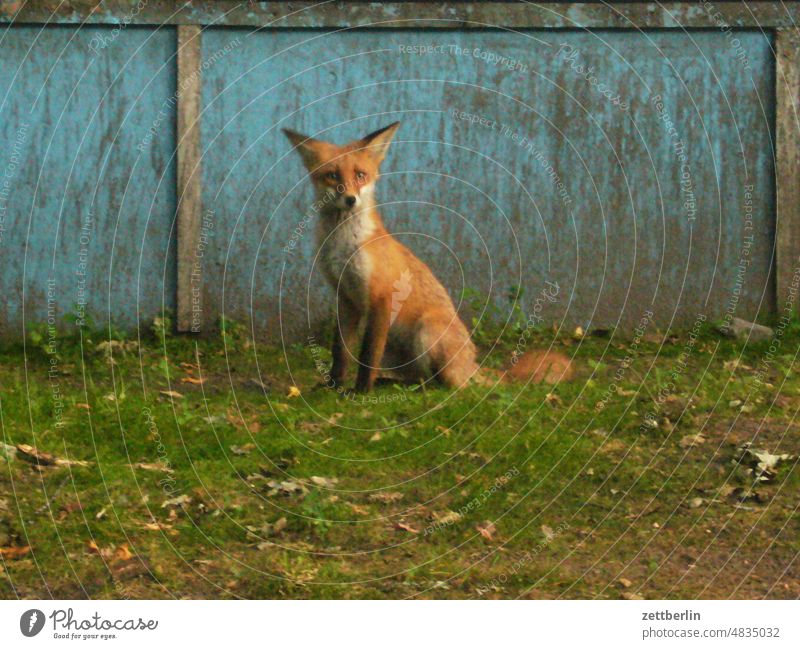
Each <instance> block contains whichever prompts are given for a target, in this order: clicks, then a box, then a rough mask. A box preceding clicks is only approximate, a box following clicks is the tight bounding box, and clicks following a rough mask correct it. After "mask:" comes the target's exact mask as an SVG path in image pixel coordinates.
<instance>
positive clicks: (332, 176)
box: [325, 171, 339, 181]
mask: <svg viewBox="0 0 800 649" xmlns="http://www.w3.org/2000/svg"><path fill="white" fill-rule="evenodd" d="M325 178H326V179H327V180H333V181H338V180H339V174H338V173H336V172H335V171H329V172H328V173H326V174H325Z"/></svg>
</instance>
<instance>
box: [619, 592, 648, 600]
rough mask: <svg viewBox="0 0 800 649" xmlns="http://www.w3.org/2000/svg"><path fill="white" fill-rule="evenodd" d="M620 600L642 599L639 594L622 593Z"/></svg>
mask: <svg viewBox="0 0 800 649" xmlns="http://www.w3.org/2000/svg"><path fill="white" fill-rule="evenodd" d="M622 599H636V600H639V599H644V597H642V596H641V595H640V594H639V593H622Z"/></svg>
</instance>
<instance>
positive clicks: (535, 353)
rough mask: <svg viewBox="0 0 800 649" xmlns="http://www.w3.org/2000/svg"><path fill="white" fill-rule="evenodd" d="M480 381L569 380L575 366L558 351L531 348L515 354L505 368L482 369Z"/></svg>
mask: <svg viewBox="0 0 800 649" xmlns="http://www.w3.org/2000/svg"><path fill="white" fill-rule="evenodd" d="M481 373H482V374H483V377H482V380H481V382H491V383H494V382H496V381H498V380H502V381H503V382H504V383H528V382H530V383H549V384H551V385H552V384H555V383H559V382H560V381H569V380H571V379H573V378H574V377H575V368H574V366H573V363H572V361H571V360H570V359H569V357H568V356H566V355H565V354H562V353H560V352H554V351H539V350H532V351H529V352H525V353H524V354H521V355H520V356H515V357H514V358H513V359H512V361H511V363H510V364H509V365H508V367H506V368H505V370H492V369H487V368H485V369H483V370H482V371H481Z"/></svg>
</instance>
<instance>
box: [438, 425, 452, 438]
mask: <svg viewBox="0 0 800 649" xmlns="http://www.w3.org/2000/svg"><path fill="white" fill-rule="evenodd" d="M436 430H437V431H438V432H440V433H441V434H442V435H444V436H445V437H450V432H451V431H450V429H449V428H447V427H446V426H437V427H436Z"/></svg>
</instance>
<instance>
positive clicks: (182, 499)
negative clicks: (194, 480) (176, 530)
mask: <svg viewBox="0 0 800 649" xmlns="http://www.w3.org/2000/svg"><path fill="white" fill-rule="evenodd" d="M191 502H192V499H191V498H189V496H187V495H186V494H181V495H180V496H177V497H175V498H170V499H169V500H165V501H164V502H163V503H161V509H166V508H167V507H183V506H184V505H188V504H189V503H191Z"/></svg>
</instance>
